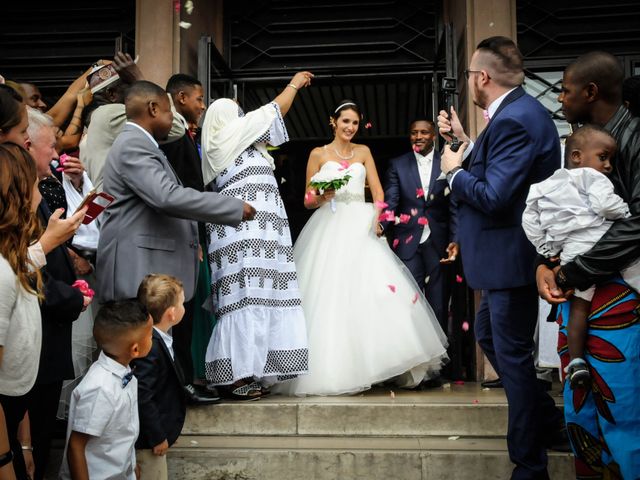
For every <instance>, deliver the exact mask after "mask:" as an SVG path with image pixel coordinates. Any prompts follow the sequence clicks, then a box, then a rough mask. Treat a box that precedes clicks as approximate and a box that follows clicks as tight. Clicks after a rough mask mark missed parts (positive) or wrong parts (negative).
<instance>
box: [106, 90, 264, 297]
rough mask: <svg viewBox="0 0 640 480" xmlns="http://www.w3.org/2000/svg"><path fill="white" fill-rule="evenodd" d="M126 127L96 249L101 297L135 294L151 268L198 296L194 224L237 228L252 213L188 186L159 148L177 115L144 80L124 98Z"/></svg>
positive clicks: (112, 156) (113, 153) (112, 157)
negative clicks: (208, 223) (174, 279)
mask: <svg viewBox="0 0 640 480" xmlns="http://www.w3.org/2000/svg"><path fill="white" fill-rule="evenodd" d="M125 108H126V115H127V120H128V121H127V124H126V125H125V127H124V129H123V131H122V132H121V133H120V134H119V135H118V137H117V138H116V140H115V142H114V144H113V146H112V147H111V150H110V151H109V154H108V156H107V162H106V167H105V171H104V191H105V192H107V193H109V194H111V195H113V196H114V197H115V201H114V202H113V204H112V205H111V206H110V207H109V208H108V209H107V210H106V211H105V213H104V214H103V215H104V219H103V223H102V227H101V232H100V242H99V244H98V253H97V268H96V270H97V277H98V290H97V294H98V296H99V298H100V300H101V301H102V302H104V301H108V300H121V299H125V298H132V297H135V296H136V294H137V292H138V285H139V284H140V282H141V281H142V279H143V278H144V276H145V275H147V274H149V273H166V274H169V275H173V276H175V277H177V278H179V279H180V280H181V281H182V283H183V285H184V294H185V300H189V299H191V298H192V297H193V295H194V291H195V286H196V278H197V266H198V228H197V223H196V221H201V222H211V223H220V224H224V225H231V226H235V225H238V224H239V223H240V222H241V221H242V220H250V219H252V218H253V216H254V215H255V210H254V209H253V207H251V205H249V204H247V203H245V202H243V201H242V200H239V199H236V198H232V197H227V196H224V195H219V194H217V193H212V192H198V191H197V190H194V189H191V188H185V187H183V186H182V185H181V184H180V182H179V180H178V178H177V177H176V175H175V173H174V171H173V169H172V168H171V166H170V165H169V162H168V161H167V158H166V157H165V156H164V154H163V153H162V151H161V150H160V149H159V148H158V140H161V139H163V138H166V137H167V135H168V134H169V131H170V129H171V122H172V120H173V115H172V113H171V108H170V104H169V99H168V97H167V94H166V92H165V91H164V90H163V89H162V88H161V87H159V86H158V85H156V84H154V83H151V82H147V81H139V82H136V83H134V84H133V86H132V87H131V88H130V89H129V90H128V92H127V95H126V97H125Z"/></svg>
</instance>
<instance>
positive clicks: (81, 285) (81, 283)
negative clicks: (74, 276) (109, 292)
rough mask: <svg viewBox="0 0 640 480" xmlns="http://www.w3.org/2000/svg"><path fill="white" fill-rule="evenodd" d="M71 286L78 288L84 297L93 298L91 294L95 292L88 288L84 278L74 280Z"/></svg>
mask: <svg viewBox="0 0 640 480" xmlns="http://www.w3.org/2000/svg"><path fill="white" fill-rule="evenodd" d="M71 286H72V287H73V288H77V289H78V290H80V292H81V293H82V295H84V296H85V297H89V298H93V296H94V295H95V294H96V292H94V291H93V290H92V289H91V288H89V284H88V283H87V282H86V280H76V281H75V282H73V284H72V285H71Z"/></svg>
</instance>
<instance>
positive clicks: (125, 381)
mask: <svg viewBox="0 0 640 480" xmlns="http://www.w3.org/2000/svg"><path fill="white" fill-rule="evenodd" d="M131 378H133V370H132V371H130V372H129V373H127V374H126V375H125V376H124V377H122V388H124V387H126V386H127V385H129V382H130V381H131Z"/></svg>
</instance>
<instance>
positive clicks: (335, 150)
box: [333, 147, 355, 160]
mask: <svg viewBox="0 0 640 480" xmlns="http://www.w3.org/2000/svg"><path fill="white" fill-rule="evenodd" d="M333 151H334V152H336V155H338V157H340V158H341V159H342V160H351V159H352V158H353V156H354V155H355V152H354V151H353V148H352V149H351V155H349V156H347V157H343V156H342V155H340V152H338V149H337V148H336V147H333Z"/></svg>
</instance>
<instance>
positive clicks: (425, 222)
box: [418, 217, 429, 225]
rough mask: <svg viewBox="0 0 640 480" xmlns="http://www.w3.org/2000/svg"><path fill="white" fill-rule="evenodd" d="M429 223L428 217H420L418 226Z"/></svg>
mask: <svg viewBox="0 0 640 480" xmlns="http://www.w3.org/2000/svg"><path fill="white" fill-rule="evenodd" d="M428 223H429V220H427V217H420V218H419V219H418V224H419V225H427V224H428Z"/></svg>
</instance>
